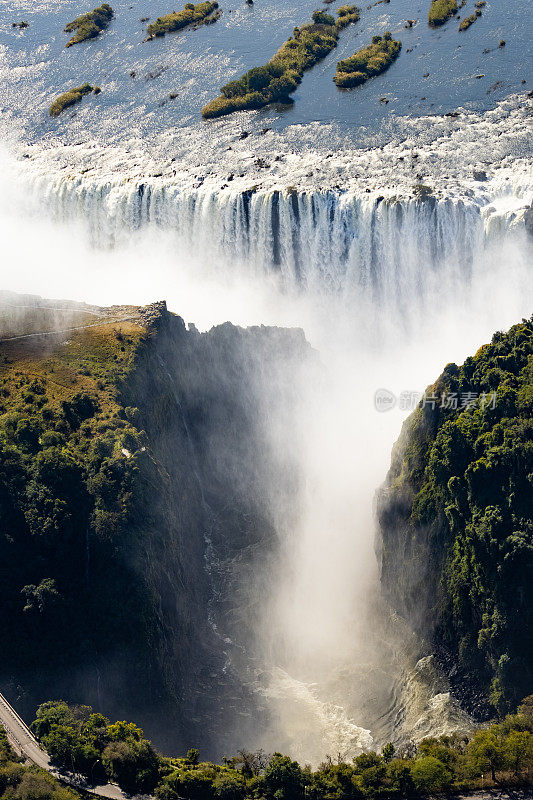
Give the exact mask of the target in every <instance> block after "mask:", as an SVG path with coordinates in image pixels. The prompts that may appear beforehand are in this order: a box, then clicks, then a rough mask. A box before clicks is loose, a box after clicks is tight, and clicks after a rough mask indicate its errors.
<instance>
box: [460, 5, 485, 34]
mask: <svg viewBox="0 0 533 800" xmlns="http://www.w3.org/2000/svg"><path fill="white" fill-rule="evenodd" d="M480 16H481V10H480V9H479V8H476V13H475V14H470V16H469V17H464V19H462V20H461V22H460V24H459V30H460V31H466V30H467V29H468V28H469V27H470V26H471V25H473V24H474V22H475V21H476V19H477V18H478V17H480Z"/></svg>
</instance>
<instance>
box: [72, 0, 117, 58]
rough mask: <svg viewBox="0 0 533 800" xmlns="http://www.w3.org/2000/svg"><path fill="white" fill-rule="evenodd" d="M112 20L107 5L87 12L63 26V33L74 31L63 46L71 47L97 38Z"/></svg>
mask: <svg viewBox="0 0 533 800" xmlns="http://www.w3.org/2000/svg"><path fill="white" fill-rule="evenodd" d="M112 19H113V9H112V8H111V6H110V5H109V4H108V3H103V4H102V5H101V6H99V7H98V8H95V9H94V10H93V11H89V13H88V14H82V15H81V16H80V17H76V19H75V20H73V21H72V22H69V23H68V25H66V26H65V33H72V31H76V33H75V34H74V36H73V37H72V38H71V39H69V41H68V42H67V44H66V45H65V46H66V47H72V45H73V44H78V42H84V41H85V40H86V39H94V37H95V36H98V34H99V33H101V32H102V31H103V30H104V29H105V28H107V26H108V25H109V23H110V22H111V20H112Z"/></svg>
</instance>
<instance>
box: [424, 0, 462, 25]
mask: <svg viewBox="0 0 533 800" xmlns="http://www.w3.org/2000/svg"><path fill="white" fill-rule="evenodd" d="M455 14H457V0H433V2H432V3H431V7H430V9H429V15H428V23H429V24H430V25H431V26H432V27H434V28H435V27H437V26H438V25H444V23H445V22H447V21H448V20H449V19H450V17H453V16H454V15H455Z"/></svg>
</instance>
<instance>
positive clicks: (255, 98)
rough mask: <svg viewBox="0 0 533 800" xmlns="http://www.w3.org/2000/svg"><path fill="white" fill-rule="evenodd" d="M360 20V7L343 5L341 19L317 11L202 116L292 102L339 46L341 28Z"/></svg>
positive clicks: (225, 88) (225, 90)
mask: <svg viewBox="0 0 533 800" xmlns="http://www.w3.org/2000/svg"><path fill="white" fill-rule="evenodd" d="M358 19H359V9H358V8H357V6H342V8H340V9H339V10H338V20H337V21H335V18H334V17H333V16H331V15H330V14H327V13H326V12H325V11H315V12H314V13H313V20H312V22H311V23H308V24H307V25H303V26H302V27H301V28H294V31H293V35H292V36H290V37H289V38H288V39H287V41H286V42H285V43H284V44H282V46H281V47H280V49H279V50H278V51H277V53H276V54H275V55H274V57H273V58H272V59H271V60H270V61H269V62H268V63H267V64H265V65H264V66H263V67H254V68H253V69H250V70H248V72H246V73H245V74H244V75H243V76H242V77H241V78H238V79H237V80H235V81H230V82H229V83H226V84H225V85H224V86H222V88H221V90H220V91H221V92H222V94H221V96H220V97H216V98H215V99H214V100H211V102H210V103H207V105H205V106H204V107H203V109H202V116H203V117H205V118H206V119H209V118H212V117H221V116H223V115H225V114H231V113H233V112H234V111H243V110H246V109H256V108H263V106H267V105H269V103H274V102H283V103H292V102H293V100H292V99H291V98H290V95H291V94H292V92H294V91H295V89H296V88H297V87H298V84H299V83H301V80H302V77H303V74H304V72H305V71H306V70H308V69H311V67H312V66H314V65H315V64H316V63H317V62H318V61H321V59H323V58H324V57H325V56H327V54H328V53H330V52H331V50H333V49H334V48H335V47H336V46H337V40H338V38H339V30H341V29H342V28H345V27H346V26H347V25H349V24H350V23H352V22H357V20H358Z"/></svg>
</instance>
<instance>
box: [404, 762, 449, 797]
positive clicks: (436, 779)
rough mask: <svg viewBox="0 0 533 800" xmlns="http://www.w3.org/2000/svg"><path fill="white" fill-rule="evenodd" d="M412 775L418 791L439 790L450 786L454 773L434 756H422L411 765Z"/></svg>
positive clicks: (424, 792) (425, 792) (423, 792)
mask: <svg viewBox="0 0 533 800" xmlns="http://www.w3.org/2000/svg"><path fill="white" fill-rule="evenodd" d="M411 777H412V779H413V783H414V786H415V789H416V790H417V792H420V793H421V794H428V793H430V792H439V791H442V790H443V789H446V788H448V787H449V786H450V784H451V782H452V773H451V772H450V770H449V769H447V768H446V766H445V765H444V764H443V763H442V761H439V759H438V758H435V757H434V756H422V758H418V759H417V760H416V761H415V762H414V764H413V765H412V767H411Z"/></svg>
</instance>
